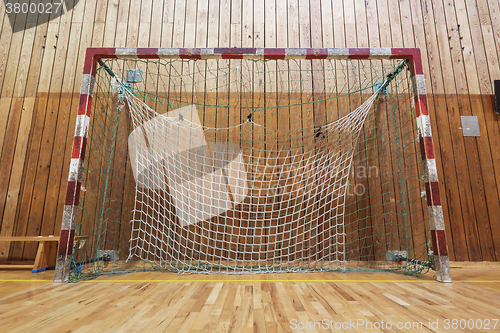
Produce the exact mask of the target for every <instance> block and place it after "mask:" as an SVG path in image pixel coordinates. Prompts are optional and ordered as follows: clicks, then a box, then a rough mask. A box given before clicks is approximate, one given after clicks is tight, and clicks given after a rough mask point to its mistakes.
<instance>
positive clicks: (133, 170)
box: [70, 59, 429, 281]
mask: <svg viewBox="0 0 500 333" xmlns="http://www.w3.org/2000/svg"><path fill="white" fill-rule="evenodd" d="M106 66H109V68H111V69H112V70H113V72H114V74H116V77H113V76H112V75H109V74H108V73H107V72H106V71H105V70H103V68H99V69H98V71H97V76H96V83H95V92H94V97H93V106H92V111H91V112H92V114H91V123H90V127H89V134H88V144H87V145H88V149H87V155H86V160H85V172H84V180H83V182H82V190H83V192H82V193H83V195H82V196H81V200H80V201H81V202H80V207H81V212H80V214H79V217H78V223H77V230H76V235H77V236H79V237H77V239H78V240H79V241H78V242H77V243H76V245H75V249H74V255H73V261H74V263H73V270H72V272H71V275H70V280H73V281H77V280H80V279H88V278H93V277H95V276H97V275H99V274H103V273H113V272H132V271H143V270H153V269H168V270H171V271H175V272H178V273H229V274H240V273H269V272H308V271H331V270H402V271H404V272H407V273H412V274H413V273H415V274H419V273H421V272H423V271H426V270H427V269H428V267H429V263H428V262H427V260H428V259H427V258H428V251H429V246H428V229H427V216H426V210H425V207H426V206H425V202H424V200H425V198H424V196H423V195H422V193H423V191H425V190H424V187H423V180H422V177H421V174H422V165H421V163H420V160H421V158H420V156H419V154H420V152H419V144H418V130H417V126H416V123H415V114H414V108H413V105H412V101H413V90H412V83H411V80H410V78H409V73H408V71H407V70H406V63H405V62H403V61H401V60H391V61H390V60H383V61H382V60H380V61H378V60H377V61H374V60H329V59H328V60H327V59H325V60H305V59H301V60H252V59H237V60H235V59H231V60H228V59H209V60H203V59H199V60H177V59H176V60H174V59H165V60H161V61H152V60H116V59H115V60H107V61H106ZM137 70H140V73H137ZM127 79H128V81H138V82H134V83H130V82H128V83H127V82H126V81H127ZM388 251H389V253H399V254H400V256H401V257H404V260H396V261H387V253H388ZM394 251H400V252H394Z"/></svg>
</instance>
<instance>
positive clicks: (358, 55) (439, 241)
mask: <svg viewBox="0 0 500 333" xmlns="http://www.w3.org/2000/svg"><path fill="white" fill-rule="evenodd" d="M244 58H248V59H263V60H269V59H404V60H407V61H408V62H409V69H410V76H411V81H412V85H413V91H414V97H413V98H414V107H415V115H416V123H417V126H418V129H419V133H420V136H419V140H420V148H421V158H422V162H423V165H424V168H423V176H424V183H425V189H426V195H427V208H428V212H429V228H430V235H431V244H432V250H433V256H434V258H433V260H434V269H435V272H436V280H437V281H439V282H451V275H450V267H449V259H448V247H447V243H446V234H445V225H444V215H443V208H442V205H441V195H440V191H439V182H438V173H437V168H436V159H435V154H434V140H433V137H432V131H431V121H430V116H429V108H428V105H427V96H426V89H425V78H424V73H423V66H422V58H421V54H420V49H418V48H129V47H125V48H87V51H86V55H85V61H84V66H83V75H82V80H81V88H80V99H79V107H78V114H77V117H76V125H75V135H74V139H73V147H72V150H71V162H70V169H69V175H68V184H67V189H66V199H65V202H64V212H63V216H62V223H61V233H60V238H59V248H58V253H57V264H56V271H55V277H54V282H66V281H68V278H69V273H70V269H71V257H72V253H73V244H74V239H75V228H76V221H77V215H78V206H79V200H80V188H81V182H82V178H83V165H84V160H85V148H86V145H87V133H88V130H89V124H90V114H91V108H92V97H93V93H94V83H95V76H96V69H97V66H98V60H100V59H244Z"/></svg>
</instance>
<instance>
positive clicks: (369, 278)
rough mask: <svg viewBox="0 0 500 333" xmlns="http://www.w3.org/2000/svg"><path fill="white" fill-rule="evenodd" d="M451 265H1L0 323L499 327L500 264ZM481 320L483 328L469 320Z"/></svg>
mask: <svg viewBox="0 0 500 333" xmlns="http://www.w3.org/2000/svg"><path fill="white" fill-rule="evenodd" d="M452 266H453V268H452V276H453V279H454V282H453V283H451V284H450V283H448V284H443V283H439V282H435V281H434V280H433V278H432V273H428V274H426V275H423V276H422V277H420V278H415V277H410V276H405V275H401V274H396V273H368V274H367V273H354V272H350V273H311V274H281V275H278V274H274V275H269V274H267V275H253V276H249V275H244V276H226V275H223V276H221V275H215V276H200V275H188V276H179V275H177V274H173V273H163V272H154V273H133V274H126V275H113V276H105V277H100V278H98V279H96V280H92V281H88V282H80V283H76V284H54V283H52V277H53V272H50V271H47V272H43V273H38V274H31V273H29V272H26V271H5V270H4V271H1V275H0V330H1V331H2V332H31V331H36V332H69V331H71V332H115V331H119V332H495V331H498V330H500V322H499V319H500V306H499V305H500V277H499V273H500V265H498V264H470V263H469V264H463V265H458V264H454V265H452ZM307 325H309V326H307ZM314 325H316V328H315V329H314ZM336 325H337V329H336ZM405 325H406V328H405ZM460 325H462V327H466V326H464V325H469V328H470V329H468V328H465V329H460ZM480 325H482V327H483V329H478V327H481V326H480ZM342 326H343V328H341V327H342ZM390 326H392V329H391V328H390ZM398 326H399V327H400V328H401V329H397V327H398ZM308 327H310V328H311V329H308ZM454 327H456V329H454ZM485 327H488V329H484V328H485ZM300 328H303V329H300Z"/></svg>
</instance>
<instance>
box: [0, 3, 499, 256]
mask: <svg viewBox="0 0 500 333" xmlns="http://www.w3.org/2000/svg"><path fill="white" fill-rule="evenodd" d="M64 4H65V5H64V8H73V9H71V10H68V11H67V12H66V13H65V14H63V15H61V16H58V17H55V16H56V15H54V16H53V17H46V16H44V15H48V14H44V15H38V14H23V13H19V14H17V15H16V16H15V20H13V24H14V25H16V27H20V28H22V27H25V29H24V30H22V29H20V31H19V32H15V33H13V32H12V31H13V29H12V27H11V20H9V19H8V17H7V15H6V13H5V12H6V6H5V4H4V2H1V3H0V29H1V30H0V149H1V155H0V171H1V172H0V235H1V236H7V235H49V234H58V233H59V227H60V223H61V214H62V206H63V201H64V195H65V186H66V179H67V174H68V167H69V153H70V148H71V144H72V137H73V131H74V123H75V117H76V111H77V104H78V92H79V87H80V80H81V75H82V68H83V60H84V53H85V49H86V47H89V46H94V47H97V46H116V47H120V46H130V47H148V46H150V47H217V46H219V47H419V48H420V49H421V50H422V54H423V59H424V69H425V74H426V81H427V90H428V95H429V104H430V105H429V106H430V112H431V115H432V125H433V129H434V135H435V139H436V142H437V143H438V144H437V145H436V154H437V161H438V170H439V177H440V186H441V191H442V193H443V198H442V201H443V207H444V214H445V221H446V229H447V236H448V239H449V249H450V259H451V260H488V261H496V260H500V200H499V197H500V186H498V185H499V184H500V153H499V147H500V122H499V119H500V118H499V116H497V115H495V113H494V100H493V95H492V94H493V90H492V82H493V80H494V79H500V65H499V58H500V56H499V54H500V3H499V2H498V0H455V1H444V0H432V1H420V0H400V1H392V0H343V1H342V0H255V1H243V0H197V1H195V0H193V1H187V0H164V1H158V0H120V1H119V0H80V1H77V0H71V1H64ZM47 20H49V21H48V22H46V21H47ZM43 22H45V23H43ZM16 30H19V29H16ZM461 115H474V116H477V117H478V120H479V126H480V130H481V136H480V137H477V138H474V137H467V138H464V137H463V136H462V130H461V123H460V116H461ZM35 251H36V245H35V244H31V243H26V244H25V243H10V244H9V243H0V260H21V259H33V258H34V255H35Z"/></svg>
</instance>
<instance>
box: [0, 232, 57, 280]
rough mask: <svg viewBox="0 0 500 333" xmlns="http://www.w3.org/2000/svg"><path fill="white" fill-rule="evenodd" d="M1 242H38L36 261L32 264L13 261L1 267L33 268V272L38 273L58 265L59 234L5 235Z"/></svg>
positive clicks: (0, 267) (0, 266) (0, 239)
mask: <svg viewBox="0 0 500 333" xmlns="http://www.w3.org/2000/svg"><path fill="white" fill-rule="evenodd" d="M0 242H38V250H37V252H36V257H35V262H34V263H33V264H32V265H31V264H25V263H22V264H20V263H14V262H12V263H8V264H2V265H0V269H2V268H14V269H19V268H31V272H32V273H38V272H42V271H44V270H46V269H53V268H54V267H55V265H56V259H57V244H58V242H59V236H5V237H0Z"/></svg>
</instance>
